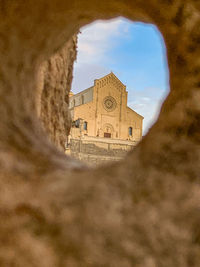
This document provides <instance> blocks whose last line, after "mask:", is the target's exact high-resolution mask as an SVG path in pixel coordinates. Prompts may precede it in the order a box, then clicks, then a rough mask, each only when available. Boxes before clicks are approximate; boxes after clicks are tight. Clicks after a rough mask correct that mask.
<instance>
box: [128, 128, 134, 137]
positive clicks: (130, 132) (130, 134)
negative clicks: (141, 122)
mask: <svg viewBox="0 0 200 267" xmlns="http://www.w3.org/2000/svg"><path fill="white" fill-rule="evenodd" d="M128 135H129V136H132V135H133V128H132V127H129V128H128Z"/></svg>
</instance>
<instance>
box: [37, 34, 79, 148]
mask: <svg viewBox="0 0 200 267" xmlns="http://www.w3.org/2000/svg"><path fill="white" fill-rule="evenodd" d="M76 46H77V35H74V36H73V37H72V38H71V39H70V40H69V41H68V42H67V44H66V45H65V46H64V47H63V48H62V49H60V51H59V52H57V53H56V54H55V55H54V56H52V57H51V58H50V59H48V60H46V61H44V62H43V63H42V64H41V66H40V67H39V71H38V74H39V75H38V76H39V77H38V87H39V88H38V90H37V91H38V95H37V100H38V102H37V105H36V108H37V110H38V115H39V117H40V119H41V120H42V124H43V126H44V128H45V130H46V132H47V134H48V136H49V137H50V140H51V141H52V142H53V143H54V144H55V145H56V146H57V147H58V148H60V149H61V150H63V151H64V149H65V143H66V139H67V135H68V134H69V130H70V122H71V118H70V114H69V113H68V106H69V101H68V100H69V97H68V92H69V91H70V88H71V81H72V71H73V62H74V60H75V59H76V54H77V51H76Z"/></svg>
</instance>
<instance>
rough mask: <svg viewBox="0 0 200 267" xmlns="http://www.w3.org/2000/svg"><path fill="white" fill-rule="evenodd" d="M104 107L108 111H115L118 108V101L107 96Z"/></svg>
mask: <svg viewBox="0 0 200 267" xmlns="http://www.w3.org/2000/svg"><path fill="white" fill-rule="evenodd" d="M103 106H104V108H105V109H106V110H107V111H113V110H114V109H115V108H116V106H117V103H116V100H115V99H114V98H113V97H112V96H107V97H105V98H104V100H103Z"/></svg>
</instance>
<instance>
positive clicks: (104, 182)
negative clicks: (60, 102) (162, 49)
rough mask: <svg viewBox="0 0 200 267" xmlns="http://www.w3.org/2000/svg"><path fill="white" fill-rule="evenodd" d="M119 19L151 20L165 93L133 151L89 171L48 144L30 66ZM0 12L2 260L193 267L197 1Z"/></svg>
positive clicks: (199, 126)
mask: <svg viewBox="0 0 200 267" xmlns="http://www.w3.org/2000/svg"><path fill="white" fill-rule="evenodd" d="M119 15H120V16H124V17H127V18H129V19H130V20H133V21H143V22H149V23H154V24H156V25H157V26H158V28H159V30H160V31H161V33H162V34H163V37H164V40H165V44H166V47H167V55H168V64H169V70H170V93H169V95H168V97H167V99H166V100H165V102H164V104H163V106H162V109H161V112H160V115H159V118H158V120H157V122H156V123H155V124H154V126H153V127H152V128H151V130H150V131H149V133H148V134H147V135H146V136H145V138H143V140H142V141H141V143H140V144H139V145H138V146H137V147H136V149H135V150H134V151H132V152H130V153H129V154H128V155H127V157H126V158H125V159H124V160H123V161H121V162H117V163H116V164H112V165H110V166H107V167H99V168H94V169H89V168H86V167H85V166H84V165H82V164H81V163H79V162H76V161H75V160H73V159H71V158H69V157H66V156H65V155H64V153H61V152H59V151H58V149H57V148H56V147H55V146H54V145H53V144H51V143H50V141H48V138H47V136H46V135H45V133H44V131H43V130H42V127H41V125H40V121H39V120H38V117H37V109H36V102H37V101H36V98H37V97H36V96H37V84H36V74H35V73H36V70H37V66H38V64H39V63H41V62H42V61H43V60H46V59H48V58H49V56H51V55H52V54H54V53H55V52H56V51H58V49H59V48H61V47H62V46H63V45H64V43H66V42H67V41H69V40H70V38H71V37H72V36H73V35H74V34H75V33H76V32H77V31H78V30H79V28H80V27H81V26H83V25H85V24H87V23H90V22H92V21H94V20H96V19H109V18H113V17H117V16H119ZM0 18H1V22H0V38H1V41H0V58H1V67H0V99H1V105H0V114H1V119H0V169H1V172H0V245H1V246H0V247H1V249H0V265H1V266H6V267H7V266H34V267H35V266H37V267H38V266H43V267H44V266H48V267H51V266H54V267H55V266H70V267H77V266H120V267H129V266H142V267H143V266H148V267H151V266H159V267H169V266H170V267H171V266H172V267H173V266H174V267H177V266H181V267H186V266H200V257H199V254H200V231H199V222H200V212H199V210H200V185H199V166H200V123H199V121H200V105H199V99H200V91H199V86H200V75H199V72H200V71H199V70H200V61H199V56H200V46H199V40H200V5H199V2H198V1H195V0H188V1H183V0H182V1H181V0H174V1H171V0H149V1H142V0H135V1H133V0H110V1H104V0H102V1H97V0H88V1H83V0H76V1H68V0H51V1H47V0H40V1H33V0H27V1H22V0H7V1H1V2H0Z"/></svg>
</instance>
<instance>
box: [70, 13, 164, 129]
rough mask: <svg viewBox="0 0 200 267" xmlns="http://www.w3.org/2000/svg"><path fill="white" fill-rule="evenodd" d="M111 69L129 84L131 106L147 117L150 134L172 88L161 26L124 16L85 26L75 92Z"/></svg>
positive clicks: (79, 45)
mask: <svg viewBox="0 0 200 267" xmlns="http://www.w3.org/2000/svg"><path fill="white" fill-rule="evenodd" d="M110 71H113V72H114V74H115V75H116V76H117V77H118V78H119V79H120V80H121V81H122V82H123V83H124V84H125V85H126V86H127V91H128V105H129V106H130V107H131V108H132V109H134V110H135V111H136V112H138V113H139V114H141V115H142V116H144V124H143V125H144V133H143V134H146V132H147V131H148V129H149V127H150V126H151V125H152V124H153V123H154V122H155V120H156V118H157V116H158V113H159V109H160V106H161V104H162V102H163V100H164V98H165V97H166V95H167V93H168V91H169V82H168V67H167V62H166V51H165V45H164V41H163V39H162V36H161V34H160V32H159V31H158V30H157V28H156V27H155V26H153V25H151V24H144V23H134V22H130V21H129V20H127V19H124V18H117V19H113V20H109V21H96V22H94V23H92V24H90V25H88V26H86V27H84V28H82V29H81V33H80V34H79V36H78V56H77V61H76V63H75V65H74V79H73V83H72V91H73V92H74V93H77V92H80V91H81V90H83V89H86V88H88V87H90V86H92V85H93V83H94V79H98V78H100V77H102V76H104V75H106V74H108V73H109V72H110Z"/></svg>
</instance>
